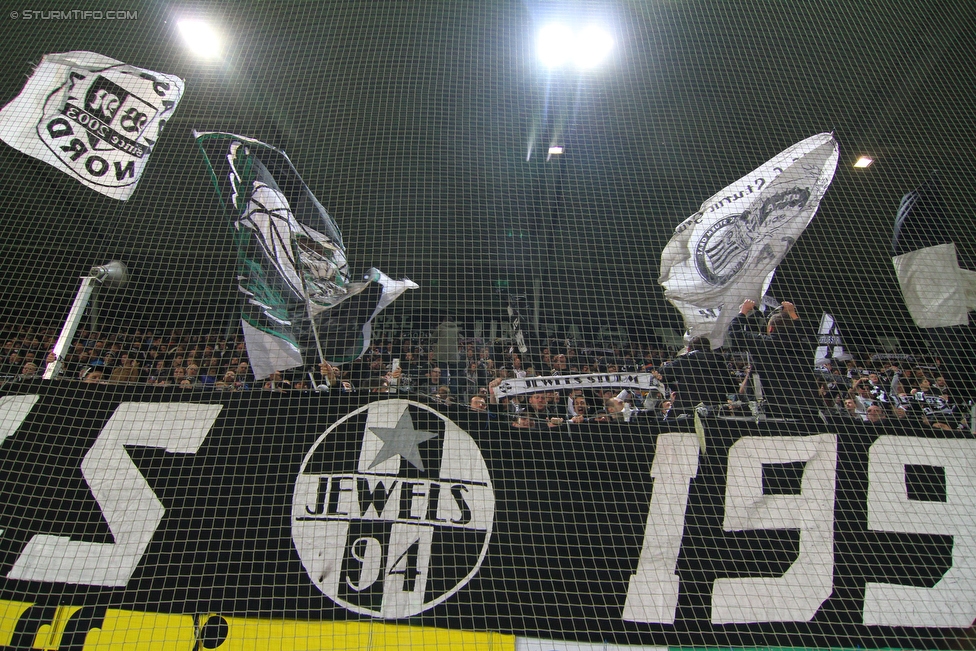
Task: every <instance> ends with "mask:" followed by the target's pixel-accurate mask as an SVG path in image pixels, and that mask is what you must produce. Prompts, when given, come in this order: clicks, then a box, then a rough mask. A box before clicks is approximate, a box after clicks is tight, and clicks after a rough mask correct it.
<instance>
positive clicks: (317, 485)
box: [291, 400, 495, 619]
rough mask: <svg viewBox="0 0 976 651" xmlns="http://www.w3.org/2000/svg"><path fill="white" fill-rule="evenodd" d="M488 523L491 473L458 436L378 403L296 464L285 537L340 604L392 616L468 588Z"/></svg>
mask: <svg viewBox="0 0 976 651" xmlns="http://www.w3.org/2000/svg"><path fill="white" fill-rule="evenodd" d="M494 515H495V494H494V490H493V489H492V485H491V480H490V479H489V477H488V467H487V466H486V465H485V460H484V458H483V457H482V456H481V451H480V450H479V449H478V446H477V445H476V444H475V442H474V440H473V439H472V438H471V437H470V436H469V435H468V434H467V432H465V431H463V430H462V429H461V428H459V427H458V426H457V425H455V424H454V423H453V422H451V421H450V420H448V419H446V418H444V417H443V416H441V415H440V414H439V413H437V412H436V411H434V410H432V409H430V408H428V407H426V406H425V405H422V404H420V403H417V402H413V401H410V400H382V401H379V402H373V403H370V404H369V405H366V406H364V407H361V408H359V409H357V410H356V411H354V412H352V413H351V414H349V415H348V416H346V417H345V418H343V419H342V420H340V421H338V422H337V423H336V424H335V425H333V426H332V427H330V428H329V429H328V430H327V431H326V432H325V434H323V435H322V436H321V437H320V438H319V439H318V440H317V441H316V442H315V445H313V446H312V449H311V450H310V451H309V453H308V454H307V455H306V456H305V459H304V460H303V461H302V468H301V472H300V473H299V475H298V479H297V480H296V482H295V497H294V500H293V502H292V516H291V521H292V538H294V541H295V547H296V548H297V549H298V555H299V556H300V557H301V559H302V564H303V565H304V566H305V570H306V571H307V572H308V575H309V577H311V579H312V581H313V582H314V583H315V585H317V586H318V588H319V589H320V590H321V591H322V592H324V593H325V594H326V595H328V596H329V597H330V598H331V599H332V600H334V601H335V602H336V603H337V604H339V605H341V606H343V607H345V608H348V609H349V610H351V611H353V612H356V613H360V614H364V615H372V616H374V617H383V618H385V619H398V618H401V617H409V616H411V615H415V614H417V613H420V612H422V611H424V610H427V609H428V608H432V607H434V606H436V605H437V604H439V603H441V602H443V601H445V600H446V599H449V598H450V597H451V596H452V595H454V594H455V593H456V592H457V591H458V590H460V589H461V588H462V587H464V585H465V584H467V583H468V581H470V580H471V578H472V577H473V576H474V575H475V574H476V573H477V572H478V568H480V567H481V562H482V561H483V560H484V558H485V553H486V552H487V551H488V541H489V540H490V539H491V527H492V522H493V521H494Z"/></svg>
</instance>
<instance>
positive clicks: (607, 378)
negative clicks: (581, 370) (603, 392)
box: [495, 373, 654, 399]
mask: <svg viewBox="0 0 976 651" xmlns="http://www.w3.org/2000/svg"><path fill="white" fill-rule="evenodd" d="M653 386H654V376H652V375H651V374H650V373H590V374H583V375H553V376H536V377H531V378H521V379H511V380H505V381H503V382H501V383H499V385H498V386H497V387H495V397H496V398H499V399H500V398H505V397H508V396H515V395H519V394H523V393H534V392H538V391H551V390H553V389H573V388H591V389H596V388H600V387H619V388H622V389H623V388H627V389H643V390H648V389H651V388H652V387H653Z"/></svg>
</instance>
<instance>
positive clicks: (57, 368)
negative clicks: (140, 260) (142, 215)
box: [44, 260, 129, 380]
mask: <svg viewBox="0 0 976 651" xmlns="http://www.w3.org/2000/svg"><path fill="white" fill-rule="evenodd" d="M128 280H129V271H128V269H126V267H125V265H124V264H122V263H121V262H119V261H118V260H112V261H111V262H109V263H108V264H103V265H99V266H97V267H92V268H91V270H90V271H89V272H88V275H87V276H82V278H81V286H80V287H79V288H78V293H77V294H75V300H74V302H73V303H72V304H71V309H70V310H68V318H66V319H65V320H64V326H63V327H62V328H61V334H60V335H58V341H57V343H55V344H54V349H53V350H52V351H51V354H52V355H53V356H54V357H53V359H52V360H51V361H49V362H48V363H47V366H46V367H45V368H44V379H45V380H51V379H53V378H56V377H57V376H58V375H60V374H61V370H62V368H64V357H65V355H66V354H67V352H68V347H69V346H71V340H72V339H74V338H75V332H76V331H77V330H78V324H79V323H81V319H82V317H83V316H84V315H85V308H86V307H87V306H88V301H89V299H91V297H92V294H93V293H94V292H96V291H98V287H99V286H100V285H101V286H104V287H109V288H112V289H115V288H118V287H122V286H123V285H125V284H126V282H128Z"/></svg>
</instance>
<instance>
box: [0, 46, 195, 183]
mask: <svg viewBox="0 0 976 651" xmlns="http://www.w3.org/2000/svg"><path fill="white" fill-rule="evenodd" d="M182 95H183V80H182V79H180V78H179V77H175V76H173V75H166V74H162V73H159V72H153V71H151V70H145V69H143V68H137V67H135V66H130V65H126V64H125V63H122V62H121V61H117V60H115V59H112V58H109V57H106V56H103V55H101V54H96V53H95V52H65V53H62V54H47V55H45V56H44V58H43V59H41V63H40V65H38V66H37V68H36V69H35V70H34V73H33V74H32V75H31V76H30V79H28V80H27V84H26V85H25V86H24V89H23V90H22V91H21V93H20V95H18V96H17V97H16V98H15V99H14V100H13V101H12V102H10V103H9V104H7V105H6V106H5V107H3V109H2V110H0V139H2V140H3V141H4V142H6V143H7V144H8V145H10V146H11V147H13V148H14V149H17V150H19V151H21V152H23V153H25V154H27V155H28V156H33V157H34V158H37V159H38V160H42V161H44V162H45V163H48V164H49V165H51V166H53V167H55V168H57V169H59V170H61V171H62V172H64V173H65V174H68V175H70V176H72V177H74V178H75V179H77V180H78V181H79V182H81V183H82V184H84V185H86V186H88V187H89V188H91V189H92V190H95V191H97V192H101V193H102V194H104V195H105V196H108V197H112V198H113V199H120V200H123V201H124V200H126V199H128V198H129V197H130V196H131V195H132V193H133V192H135V189H136V184H137V183H138V182H139V179H140V177H141V176H142V173H143V171H144V170H145V168H146V164H147V163H148V162H149V155H150V154H151V153H152V150H153V147H155V145H156V141H157V140H158V139H159V135H160V133H161V132H162V129H163V125H164V124H165V123H166V121H167V120H168V119H169V118H170V116H171V115H172V114H173V111H175V110H176V105H177V104H178V103H179V101H180V97H181V96H182Z"/></svg>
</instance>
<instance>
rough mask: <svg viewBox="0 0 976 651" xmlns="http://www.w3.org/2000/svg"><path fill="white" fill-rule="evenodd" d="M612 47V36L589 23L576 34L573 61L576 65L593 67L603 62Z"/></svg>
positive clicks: (584, 67)
mask: <svg viewBox="0 0 976 651" xmlns="http://www.w3.org/2000/svg"><path fill="white" fill-rule="evenodd" d="M612 49H613V38H611V36H610V34H608V33H607V32H606V31H604V30H603V29H600V28H599V27H596V26H594V25H591V26H589V27H586V28H584V29H583V31H581V32H580V33H579V34H577V36H576V47H575V48H574V49H573V63H575V64H576V66H577V67H579V68H583V69H587V68H595V67H596V66H598V65H600V64H601V63H603V62H604V61H605V60H606V58H607V57H608V56H610V51H611V50H612Z"/></svg>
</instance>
